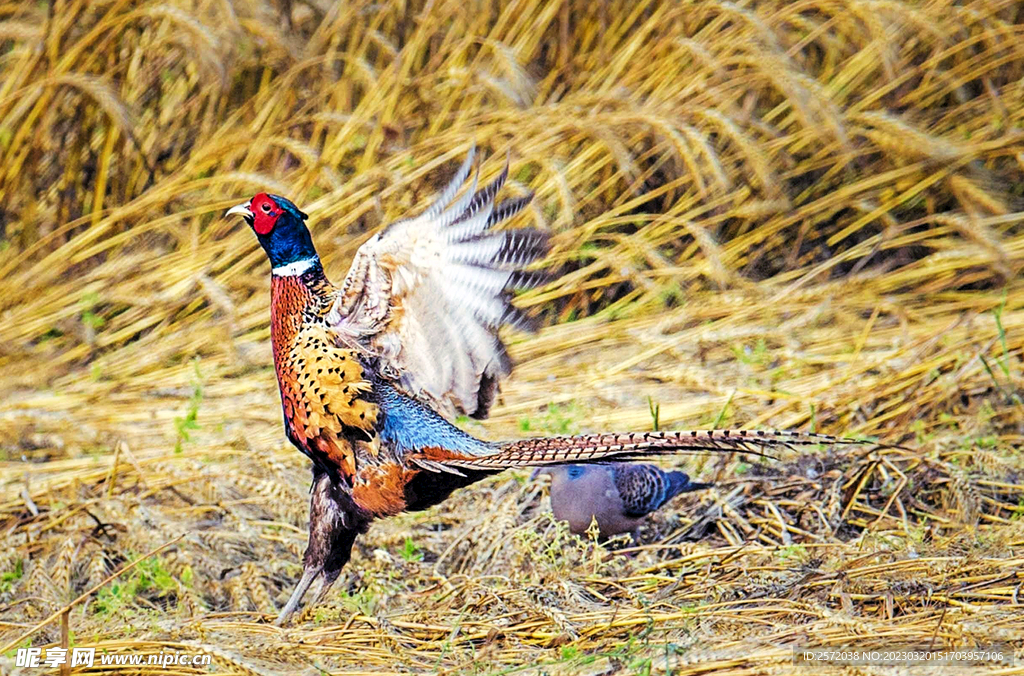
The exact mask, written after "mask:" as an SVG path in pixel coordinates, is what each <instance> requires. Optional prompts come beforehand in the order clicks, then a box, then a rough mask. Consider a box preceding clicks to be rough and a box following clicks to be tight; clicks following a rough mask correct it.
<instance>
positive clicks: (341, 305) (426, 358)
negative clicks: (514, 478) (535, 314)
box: [327, 148, 547, 418]
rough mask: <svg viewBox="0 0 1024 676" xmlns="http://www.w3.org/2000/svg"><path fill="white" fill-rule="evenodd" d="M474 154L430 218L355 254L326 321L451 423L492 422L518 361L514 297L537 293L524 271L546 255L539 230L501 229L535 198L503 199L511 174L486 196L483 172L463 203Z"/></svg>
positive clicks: (398, 225) (536, 276)
mask: <svg viewBox="0 0 1024 676" xmlns="http://www.w3.org/2000/svg"><path fill="white" fill-rule="evenodd" d="M474 155H475V149H474V148H471V149H470V151H469V153H468V154H467V156H466V160H465V161H464V162H463V163H462V166H461V167H460V168H459V170H458V172H457V173H456V174H455V176H454V177H453V178H452V179H451V181H449V183H448V184H447V185H446V186H445V188H444V190H442V191H441V194H440V196H439V197H438V199H437V201H436V202H434V203H433V204H432V205H431V206H430V207H429V208H428V209H427V210H426V211H425V212H423V213H422V214H420V215H419V216H416V217H414V218H410V219H407V220H402V221H397V222H395V223H392V224H391V225H389V226H387V227H386V228H385V229H384V230H382V231H381V232H380V233H378V234H376V235H374V236H373V237H371V238H370V239H369V240H367V242H366V243H365V244H363V245H362V246H361V247H360V248H359V250H358V251H357V252H356V256H355V259H354V260H353V262H352V267H351V268H350V269H349V272H348V275H347V276H346V277H345V280H344V282H343V283H342V285H341V287H340V289H339V293H338V297H337V300H336V301H335V304H334V307H333V308H332V309H331V312H330V313H329V314H328V317H327V321H328V325H329V326H330V327H331V330H332V331H333V332H334V334H335V337H336V338H337V340H338V341H339V343H341V344H347V345H358V346H359V347H361V348H362V349H364V350H366V351H367V352H369V353H370V354H372V355H375V356H376V357H377V358H378V364H379V369H380V372H381V374H382V375H383V376H384V377H386V378H388V379H389V380H391V381H392V382H393V383H394V384H395V385H396V387H398V389H400V390H401V391H403V392H405V393H406V394H408V395H409V396H411V397H414V398H416V399H418V400H420V401H423V402H425V403H427V404H428V405H430V406H431V407H432V408H434V409H435V410H437V411H439V412H441V413H443V414H445V415H448V416H452V415H455V414H467V415H471V416H474V417H477V418H483V417H486V415H487V412H488V409H489V408H490V406H491V403H492V402H493V401H494V397H495V395H496V393H497V388H498V381H499V380H500V379H501V378H503V377H504V376H507V375H508V374H509V372H510V370H511V362H510V361H509V357H508V353H507V351H506V350H505V345H504V344H503V343H502V341H501V339H500V338H499V337H498V330H499V329H500V328H501V327H502V326H505V325H509V326H514V327H524V326H525V325H526V324H527V322H526V318H525V316H524V315H523V314H522V313H521V312H519V311H518V310H517V309H516V308H514V307H513V306H512V304H511V300H512V292H513V291H514V290H517V289H527V288H531V287H534V286H537V285H538V284H539V283H541V282H542V281H543V280H544V276H543V275H542V274H540V273H536V272H534V273H530V272H526V271H524V269H523V268H524V267H525V266H527V265H529V264H530V263H532V262H534V261H536V260H537V259H538V258H540V257H542V256H543V255H544V254H545V253H546V251H547V236H546V235H545V234H544V233H542V232H540V231H538V230H534V229H529V228H523V229H518V230H502V231H493V230H492V228H493V227H494V226H495V225H497V224H498V223H500V222H502V221H504V220H506V219H507V218H509V217H511V216H513V215H515V214H516V213H518V212H519V211H520V210H522V209H523V207H525V206H526V205H527V204H528V203H529V201H530V198H531V196H530V195H527V196H524V197H516V198H512V199H509V200H506V201H503V202H495V197H496V196H497V194H498V192H499V191H500V190H501V187H502V186H503V185H504V183H505V179H506V178H507V177H508V161H507V160H506V162H505V168H504V170H503V171H502V172H501V174H500V175H499V176H498V177H497V178H496V179H495V180H494V181H493V182H492V183H490V184H489V185H487V186H485V187H483V188H481V189H480V190H477V179H478V177H479V172H478V171H477V172H476V173H475V174H474V178H473V180H472V185H471V186H470V188H469V189H468V190H467V191H466V193H465V194H464V195H463V196H462V197H460V198H459V199H458V200H456V199H455V197H456V195H457V194H458V191H459V188H460V187H461V186H462V184H463V183H464V182H465V181H466V179H467V178H468V176H469V174H470V171H471V169H472V167H473V159H474Z"/></svg>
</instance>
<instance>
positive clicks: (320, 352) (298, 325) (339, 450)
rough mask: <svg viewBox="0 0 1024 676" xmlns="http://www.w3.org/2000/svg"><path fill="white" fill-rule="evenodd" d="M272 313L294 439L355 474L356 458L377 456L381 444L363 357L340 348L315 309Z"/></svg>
mask: <svg viewBox="0 0 1024 676" xmlns="http://www.w3.org/2000/svg"><path fill="white" fill-rule="evenodd" d="M272 309H274V308H272ZM272 317H273V320H272V322H271V335H272V340H273V345H274V366H275V368H276V370H277V381H278V385H279V386H280V389H281V402H282V404H283V406H284V417H285V424H287V425H288V427H289V431H290V432H291V437H292V439H293V440H294V441H296V442H297V443H299V444H300V445H301V446H303V447H304V448H303V450H304V451H305V452H306V453H307V454H309V455H310V456H311V457H314V458H316V459H318V460H320V461H322V462H329V463H330V464H331V465H333V466H334V467H336V468H338V469H339V470H340V472H341V474H343V475H344V476H346V477H349V478H351V477H353V476H354V475H355V473H356V471H357V469H358V468H357V464H358V462H357V456H358V455H359V454H360V453H369V454H371V455H373V456H376V455H377V453H378V451H379V446H380V440H379V438H378V436H377V434H376V431H375V428H376V423H377V415H378V407H377V405H376V404H374V403H372V402H370V401H367V400H366V398H365V395H366V393H367V392H369V391H370V389H371V387H372V386H371V384H370V382H369V381H367V380H366V379H365V378H364V373H363V366H362V364H361V363H360V360H359V357H358V355H357V354H356V353H355V352H354V351H353V350H350V349H345V348H339V347H337V346H336V345H335V344H334V342H333V341H332V340H331V337H330V336H329V334H328V333H327V330H326V328H325V327H324V326H323V325H322V324H320V323H319V321H317V318H316V317H315V315H313V314H311V313H287V314H285V315H284V316H281V315H277V314H276V313H274V314H272ZM309 319H312V321H309Z"/></svg>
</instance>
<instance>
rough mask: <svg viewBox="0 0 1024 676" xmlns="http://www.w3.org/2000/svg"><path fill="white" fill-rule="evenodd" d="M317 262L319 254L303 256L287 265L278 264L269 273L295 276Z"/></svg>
mask: <svg viewBox="0 0 1024 676" xmlns="http://www.w3.org/2000/svg"><path fill="white" fill-rule="evenodd" d="M319 262H320V257H319V256H310V257H309V258H303V259H302V260H301V261H295V262H294V263H288V264H287V265H278V266H277V267H276V268H274V269H272V270H271V273H273V274H274V275H276V276H277V277H295V276H297V275H301V274H303V273H304V272H306V271H307V270H309V269H310V268H311V267H313V266H314V265H316V264H317V263H319Z"/></svg>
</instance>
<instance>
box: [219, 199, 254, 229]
mask: <svg viewBox="0 0 1024 676" xmlns="http://www.w3.org/2000/svg"><path fill="white" fill-rule="evenodd" d="M249 204H250V202H245V203H244V204H238V205H236V206H233V207H231V208H230V209H228V211H227V213H226V214H224V215H225V216H241V217H242V218H243V219H245V222H246V223H248V224H249V225H252V223H253V220H254V218H253V215H252V210H251V209H250V208H249Z"/></svg>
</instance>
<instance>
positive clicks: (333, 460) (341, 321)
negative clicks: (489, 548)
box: [228, 150, 838, 624]
mask: <svg viewBox="0 0 1024 676" xmlns="http://www.w3.org/2000/svg"><path fill="white" fill-rule="evenodd" d="M473 158H474V150H470V152H469V155H468V157H467V158H466V160H465V161H464V162H463V164H462V166H461V167H460V169H459V170H458V172H457V173H456V175H455V177H454V178H453V179H452V180H451V181H450V182H449V183H448V184H447V185H446V186H445V187H444V189H443V190H442V191H441V193H440V195H439V197H438V199H437V201H436V202H435V203H434V204H433V205H432V206H430V207H429V208H428V209H427V210H426V211H425V212H423V213H422V214H420V215H419V216H416V217H414V218H410V219H407V220H404V221H398V222H395V223H392V224H391V225H389V226H387V227H386V228H385V229H384V230H382V231H381V232H380V233H378V234H376V235H374V236H373V237H371V238H370V239H369V240H368V241H367V242H366V243H364V244H363V245H362V246H361V247H360V248H359V250H358V251H357V252H356V256H355V259H354V260H353V262H352V265H351V268H350V270H349V272H348V274H347V275H346V277H345V279H344V280H343V282H342V283H341V285H340V286H338V287H335V286H334V285H332V284H331V283H330V282H329V281H328V280H327V278H326V277H325V275H324V271H323V267H322V265H321V263H320V259H319V257H318V256H317V253H316V249H315V248H314V246H313V242H312V238H311V236H310V233H309V230H308V229H307V228H306V225H305V222H304V221H305V220H306V218H307V217H306V214H304V213H303V212H302V211H300V210H299V209H298V207H296V206H295V205H294V204H293V203H292V202H290V201H289V200H287V199H285V198H283V197H280V196H277V195H268V194H266V193H259V194H257V195H255V196H254V197H253V198H252V199H251V200H249V201H248V202H246V203H244V204H240V205H238V206H236V207H233V208H231V209H230V210H229V211H228V214H229V215H238V216H241V217H242V218H243V219H244V220H245V222H246V223H247V224H248V225H249V226H250V227H251V228H252V229H253V232H254V233H255V234H256V237H257V239H258V240H259V242H260V245H261V246H262V247H263V249H264V251H265V252H266V253H267V257H268V258H269V260H270V263H271V267H272V276H271V301H270V312H271V340H272V343H273V354H274V366H275V369H276V372H277V379H278V385H279V388H280V393H281V404H282V412H283V416H284V427H285V433H286V434H287V437H288V439H289V440H290V441H291V443H292V444H293V445H295V447H296V448H298V449H299V450H300V451H302V452H303V453H304V454H306V455H307V456H308V457H309V458H310V460H311V461H312V465H313V482H312V488H311V491H310V492H311V497H310V515H309V518H310V523H309V544H308V546H307V548H306V552H305V554H304V556H303V574H302V577H301V579H300V580H299V583H298V585H297V586H296V589H295V591H294V593H293V594H292V595H291V598H290V599H289V600H288V602H287V604H286V605H285V607H284V608H283V609H282V611H281V614H280V615H279V616H278V618H277V620H276V624H281V623H282V622H283V621H284V620H285V619H286V618H287V617H288V616H289V615H291V613H293V612H294V611H295V610H296V609H297V608H298V606H299V604H300V603H301V601H302V598H303V596H304V594H305V592H306V591H307V590H308V588H309V586H310V585H311V584H312V583H313V582H314V581H316V580H317V579H319V580H320V590H319V593H318V595H317V598H316V601H319V600H321V599H322V598H323V597H324V596H325V595H326V594H327V592H328V591H329V590H330V588H331V585H332V584H333V583H334V582H335V580H336V579H337V578H338V576H339V574H340V572H341V570H342V568H343V567H344V565H345V564H346V563H347V562H348V560H349V557H350V555H351V550H352V545H353V543H354V542H355V539H356V536H357V535H358V534H359V533H362V532H365V531H366V529H367V528H368V527H369V525H370V523H371V522H372V521H373V520H374V519H376V518H379V517H385V516H391V515H394V514H398V513H399V512H402V511H407V510H421V509H426V508H428V507H431V506H433V505H436V504H438V503H439V502H441V501H443V500H444V499H445V498H447V497H448V496H449V495H450V494H451V493H452V491H454V490H456V489H458V488H461V487H464V486H468V485H469V484H471V483H473V482H475V481H478V480H480V479H482V478H484V477H486V476H489V475H491V474H494V473H497V472H500V471H502V470H504V469H508V468H513V467H531V466H550V465H558V464H562V463H567V462H572V463H590V462H601V461H606V460H609V459H612V458H617V459H630V458H634V457H641V456H648V455H659V454H671V453H680V452H695V451H727V452H733V451H744V452H750V453H757V452H758V451H757V449H762V450H763V449H772V448H777V447H780V446H791V445H797V444H819V443H830V442H831V443H835V442H837V441H838V440H836V439H834V438H832V437H827V436H825V435H803V434H800V433H795V432H763V431H756V432H754V431H745V430H740V431H729V430H717V431H715V430H712V431H704V432H658V433H654V432H651V433H626V434H594V435H583V436H577V437H554V438H548V439H527V440H523V441H513V442H508V443H491V442H484V441H481V440H479V439H476V438H475V437H472V436H470V435H469V434H466V433H464V432H462V431H461V430H459V429H458V428H457V427H455V426H454V425H453V424H452V423H451V422H450V420H451V418H453V417H454V416H456V415H470V416H473V417H477V418H484V417H486V416H487V413H488V411H489V409H490V406H491V404H492V403H493V401H494V399H495V396H496V394H497V391H498V384H499V382H500V380H501V379H502V378H504V377H506V376H507V375H508V374H509V372H510V370H511V362H510V361H509V358H508V354H507V352H506V350H505V346H504V344H503V343H502V341H501V339H500V338H499V337H498V331H499V329H501V328H502V327H504V326H510V327H513V328H524V327H526V325H527V321H526V319H525V317H524V316H523V315H522V314H521V313H520V312H518V311H517V310H516V309H515V308H514V307H513V306H512V303H511V300H512V292H513V291H514V290H517V289H527V288H531V287H533V286H536V285H538V284H539V283H541V282H542V281H546V277H545V276H543V275H540V274H537V273H531V272H529V271H527V270H526V269H525V268H526V267H527V266H529V265H530V264H531V263H533V262H534V261H536V260H538V259H540V258H541V257H543V255H544V253H545V252H546V250H547V237H546V235H544V234H543V233H541V232H539V231H537V230H533V229H529V228H521V229H505V230H500V231H493V230H492V227H493V226H495V225H497V224H498V223H500V222H502V221H504V220H506V219H508V218H510V217H512V216H514V215H515V214H517V213H518V212H520V211H521V210H522V209H523V208H524V207H525V206H526V205H527V204H528V203H529V200H530V197H529V196H522V197H517V198H511V199H508V200H506V201H503V202H495V197H496V196H497V194H498V192H499V191H500V189H501V188H502V186H503V184H504V182H505V179H506V177H507V175H508V163H507V162H506V165H505V168H504V170H503V171H502V172H501V173H500V174H499V175H498V177H497V178H496V179H495V180H494V181H493V182H492V183H490V184H488V185H486V186H484V187H483V188H481V189H480V190H477V179H476V177H474V179H473V181H472V186H471V187H470V188H469V190H468V191H466V192H465V193H464V194H463V195H462V196H461V197H459V198H458V199H456V195H457V194H458V191H459V188H460V187H461V186H462V184H463V183H464V182H465V181H466V179H467V177H468V176H469V173H470V170H471V168H472V166H473Z"/></svg>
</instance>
